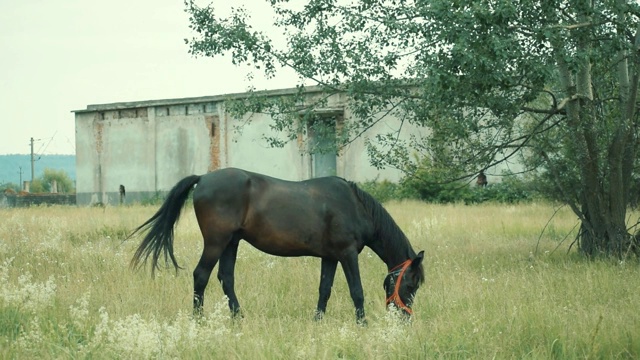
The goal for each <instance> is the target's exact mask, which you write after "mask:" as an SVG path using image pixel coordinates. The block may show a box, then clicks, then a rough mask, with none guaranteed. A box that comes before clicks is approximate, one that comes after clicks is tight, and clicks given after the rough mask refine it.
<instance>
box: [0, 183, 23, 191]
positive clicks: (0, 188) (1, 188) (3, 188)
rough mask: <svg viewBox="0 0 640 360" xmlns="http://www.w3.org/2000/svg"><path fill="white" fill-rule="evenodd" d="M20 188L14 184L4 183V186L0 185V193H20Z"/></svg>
mask: <svg viewBox="0 0 640 360" xmlns="http://www.w3.org/2000/svg"><path fill="white" fill-rule="evenodd" d="M21 189H22V188H21V187H20V185H18V184H14V183H10V182H9V183H4V184H0V193H3V192H5V191H7V190H8V191H10V192H15V193H17V192H20V190H21Z"/></svg>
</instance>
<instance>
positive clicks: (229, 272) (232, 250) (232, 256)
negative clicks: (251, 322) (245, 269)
mask: <svg viewBox="0 0 640 360" xmlns="http://www.w3.org/2000/svg"><path fill="white" fill-rule="evenodd" d="M239 243H240V240H239V239H236V238H234V239H233V240H232V241H231V242H230V243H229V245H227V247H226V248H225V249H224V251H223V252H222V256H221V257H220V265H219V266H218V280H219V281H220V284H221V285H222V291H224V294H225V295H226V296H227V299H229V310H231V314H232V315H233V316H234V317H235V316H237V315H241V314H240V303H239V302H238V298H237V296H236V292H235V289H234V283H235V282H234V272H235V271H234V270H235V266H236V258H237V256H238V244H239Z"/></svg>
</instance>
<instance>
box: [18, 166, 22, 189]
mask: <svg viewBox="0 0 640 360" xmlns="http://www.w3.org/2000/svg"><path fill="white" fill-rule="evenodd" d="M18 169H19V170H18V174H20V182H19V183H18V186H20V188H21V189H22V166H18Z"/></svg>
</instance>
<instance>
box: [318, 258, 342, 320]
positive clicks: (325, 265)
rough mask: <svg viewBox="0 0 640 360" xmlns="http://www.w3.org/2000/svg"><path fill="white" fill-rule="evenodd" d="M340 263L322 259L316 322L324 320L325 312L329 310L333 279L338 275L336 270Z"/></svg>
mask: <svg viewBox="0 0 640 360" xmlns="http://www.w3.org/2000/svg"><path fill="white" fill-rule="evenodd" d="M337 267H338V262H337V261H336V260H331V259H327V258H322V265H321V268H320V291H319V292H320V296H319V297H318V307H317V309H316V316H315V319H316V320H322V317H323V316H324V313H325V311H326V310H327V302H328V301H329V297H330V296H331V287H332V286H333V279H334V278H335V275H336V268H337Z"/></svg>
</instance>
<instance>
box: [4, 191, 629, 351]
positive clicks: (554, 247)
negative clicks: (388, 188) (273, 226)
mask: <svg viewBox="0 0 640 360" xmlns="http://www.w3.org/2000/svg"><path fill="white" fill-rule="evenodd" d="M387 208H388V209H389V211H390V212H391V214H392V215H393V217H394V218H395V219H396V221H397V222H398V224H399V225H400V226H401V228H403V229H404V230H405V232H406V234H407V235H408V236H409V238H410V239H411V241H412V243H413V245H414V248H415V249H416V250H422V249H424V250H425V251H426V263H425V265H426V273H427V282H426V284H425V285H424V286H423V287H422V288H421V289H420V291H419V292H418V295H417V299H416V304H415V306H414V310H415V318H414V320H413V322H412V323H411V324H410V325H406V324H403V323H400V322H398V321H396V319H395V317H394V314H393V313H389V312H387V311H386V310H385V306H384V295H383V291H382V280H383V278H384V275H385V271H386V269H385V267H384V264H383V263H382V262H381V261H380V260H379V259H377V257H376V256H375V255H373V253H372V252H371V251H369V250H368V249H365V251H363V253H362V255H361V257H360V264H361V268H362V271H361V272H362V274H363V286H364V288H365V297H366V309H367V314H368V318H369V326H368V327H366V328H361V327H358V326H356V324H355V316H354V309H353V305H352V303H351V299H350V297H349V293H348V289H347V285H346V281H344V276H343V275H342V272H341V271H340V270H339V272H338V274H337V275H336V284H335V286H334V291H333V294H332V298H331V300H330V301H329V308H328V313H327V315H326V316H325V320H323V321H322V322H320V323H315V322H313V321H312V316H313V310H314V308H315V303H316V301H317V288H318V282H319V275H320V269H319V268H320V261H319V260H318V259H315V258H277V257H272V256H269V255H266V254H264V253H261V252H259V251H257V250H255V249H253V248H251V247H250V246H247V245H246V244H242V245H241V246H240V250H239V259H238V263H237V271H236V273H237V274H236V279H237V280H236V289H237V293H238V296H239V299H240V302H241V305H242V306H243V311H244V315H245V317H244V319H242V320H240V321H233V320H231V319H230V318H229V313H228V309H227V307H226V302H225V301H224V298H223V295H222V291H221V289H220V286H219V285H218V284H217V281H216V280H215V276H212V279H211V282H210V285H209V287H208V288H207V293H206V301H205V312H206V314H207V316H206V318H205V319H203V320H201V321H200V322H196V321H194V320H192V319H191V317H190V315H189V313H190V308H191V292H192V277H191V271H192V269H193V267H194V266H195V264H196V262H197V260H198V258H199V255H200V251H201V239H200V234H199V232H198V230H197V225H196V222H195V218H194V216H193V214H192V211H191V210H190V209H189V210H187V213H186V214H185V215H184V216H183V217H182V219H181V222H180V223H179V225H178V228H177V240H176V254H177V256H178V260H179V261H180V263H181V264H182V265H184V267H185V270H182V271H179V272H178V273H177V275H176V274H175V273H174V272H173V271H172V270H169V271H163V272H160V273H159V274H158V275H157V276H156V278H155V279H151V277H150V275H149V273H148V272H144V271H142V272H137V273H134V272H131V271H130V270H129V268H128V262H129V260H130V258H131V255H132V254H133V251H134V249H135V247H136V246H137V242H138V240H133V241H127V242H124V243H123V242H122V239H123V238H124V236H125V234H127V233H128V231H129V230H130V229H132V228H134V227H135V226H137V225H138V224H140V223H141V222H143V221H144V220H146V219H147V218H148V217H149V216H150V215H152V213H153V212H154V211H155V208H154V207H142V206H137V207H122V208H117V207H108V208H106V209H101V208H72V207H48V208H45V207H43V208H31V209H9V210H7V209H4V210H0V216H1V217H2V219H3V221H2V222H1V223H0V357H2V358H7V359H8V358H31V357H41V358H100V359H102V358H132V359H133V358H136V359H138V358H220V359H229V358H242V359H246V358H252V359H256V358H257V359H260V358H265V359H272V358H304V359H309V358H329V359H333V358H349V359H352V358H356V359H362V358H366V359H397V358H429V359H431V358H494V357H495V358H561V359H567V358H568V359H571V358H581V359H582V358H637V357H638V356H640V315H639V314H638V311H637V304H639V303H640V293H639V292H638V289H640V270H639V268H638V264H637V263H636V262H618V261H602V260H600V261H586V260H583V259H581V258H580V257H579V256H577V255H575V254H573V253H570V254H567V249H568V246H569V244H570V242H571V241H572V239H573V236H572V235H571V234H570V233H571V231H572V229H573V227H574V225H575V223H576V220H575V217H574V216H573V215H572V214H571V213H570V212H569V211H568V210H566V209H561V211H559V212H558V213H557V214H556V216H555V217H554V218H553V220H552V221H551V222H549V223H548V220H549V219H550V218H551V216H552V215H553V214H554V211H555V209H554V208H553V207H552V206H550V205H548V204H530V205H518V206H498V205H480V206H472V207H467V206H462V205H428V204H423V203H418V202H403V203H391V204H388V206H387ZM545 226H546V229H547V230H546V232H545V233H544V234H541V230H542V229H543V228H545ZM568 234H569V235H568ZM567 235H568V237H567ZM536 249H537V251H536Z"/></svg>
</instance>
